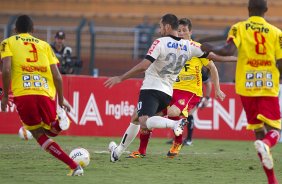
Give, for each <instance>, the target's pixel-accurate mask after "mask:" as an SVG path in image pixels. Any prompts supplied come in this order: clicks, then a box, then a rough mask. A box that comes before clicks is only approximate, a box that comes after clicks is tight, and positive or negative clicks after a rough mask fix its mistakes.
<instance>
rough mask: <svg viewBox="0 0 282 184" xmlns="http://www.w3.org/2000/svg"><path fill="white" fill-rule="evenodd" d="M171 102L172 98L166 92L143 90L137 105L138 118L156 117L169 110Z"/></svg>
mask: <svg viewBox="0 0 282 184" xmlns="http://www.w3.org/2000/svg"><path fill="white" fill-rule="evenodd" d="M170 100H171V96H169V95H168V94H166V93H164V92H161V91H158V90H153V89H145V90H141V91H140V94H139V100H138V104H137V114H138V117H140V116H149V117H151V116H154V115H155V114H157V113H158V112H161V111H162V110H163V109H165V108H167V106H168V105H169V102H170Z"/></svg>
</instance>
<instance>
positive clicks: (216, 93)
mask: <svg viewBox="0 0 282 184" xmlns="http://www.w3.org/2000/svg"><path fill="white" fill-rule="evenodd" d="M215 97H216V98H219V99H220V100H221V101H223V100H224V98H225V97H226V95H225V93H223V92H222V91H221V90H216V91H215Z"/></svg>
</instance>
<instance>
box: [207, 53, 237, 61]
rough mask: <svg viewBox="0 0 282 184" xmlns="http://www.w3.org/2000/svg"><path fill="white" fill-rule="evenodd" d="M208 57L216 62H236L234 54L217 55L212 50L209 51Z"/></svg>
mask: <svg viewBox="0 0 282 184" xmlns="http://www.w3.org/2000/svg"><path fill="white" fill-rule="evenodd" d="M209 57H210V59H211V60H213V61H218V62H237V57H236V56H219V55H217V54H215V53H213V52H210V54H209Z"/></svg>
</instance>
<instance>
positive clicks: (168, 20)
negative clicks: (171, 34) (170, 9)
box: [162, 14, 179, 30]
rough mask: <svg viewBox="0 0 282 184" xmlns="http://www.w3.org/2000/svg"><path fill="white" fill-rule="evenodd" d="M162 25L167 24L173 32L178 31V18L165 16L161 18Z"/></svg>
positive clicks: (169, 15) (171, 15)
mask: <svg viewBox="0 0 282 184" xmlns="http://www.w3.org/2000/svg"><path fill="white" fill-rule="evenodd" d="M162 23H163V24H164V25H166V24H169V25H170V26H171V28H172V29H173V30H177V29H178V25H179V24H178V18H177V17H176V16H175V15H173V14H165V15H164V16H163V17H162Z"/></svg>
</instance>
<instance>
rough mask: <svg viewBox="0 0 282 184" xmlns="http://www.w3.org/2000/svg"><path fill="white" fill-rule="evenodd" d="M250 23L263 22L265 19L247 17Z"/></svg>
mask: <svg viewBox="0 0 282 184" xmlns="http://www.w3.org/2000/svg"><path fill="white" fill-rule="evenodd" d="M248 20H250V21H254V22H265V19H264V18H263V17H260V16H251V17H249V19H248Z"/></svg>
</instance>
